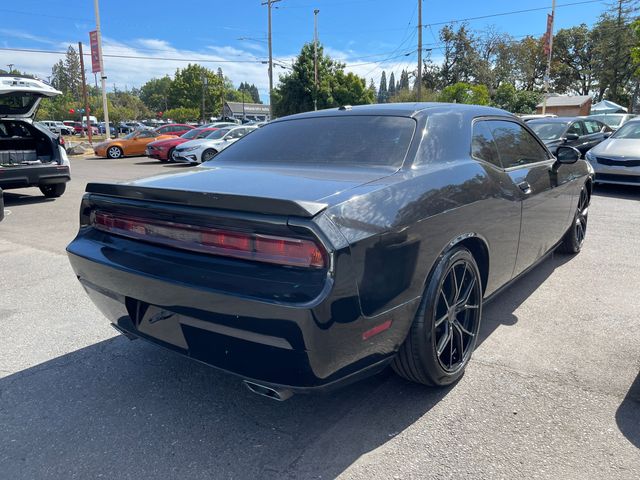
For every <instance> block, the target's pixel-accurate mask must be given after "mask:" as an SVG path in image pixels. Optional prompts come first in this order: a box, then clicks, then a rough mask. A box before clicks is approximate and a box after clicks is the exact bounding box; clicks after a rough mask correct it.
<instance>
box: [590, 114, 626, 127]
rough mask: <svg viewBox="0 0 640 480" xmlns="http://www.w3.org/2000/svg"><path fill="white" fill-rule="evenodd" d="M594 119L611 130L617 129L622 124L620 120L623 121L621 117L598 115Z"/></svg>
mask: <svg viewBox="0 0 640 480" xmlns="http://www.w3.org/2000/svg"><path fill="white" fill-rule="evenodd" d="M595 118H596V119H597V120H600V121H601V122H604V123H606V124H607V125H609V126H610V127H611V128H618V127H619V126H620V125H621V124H622V120H624V117H623V116H622V115H598V116H597V117H595Z"/></svg>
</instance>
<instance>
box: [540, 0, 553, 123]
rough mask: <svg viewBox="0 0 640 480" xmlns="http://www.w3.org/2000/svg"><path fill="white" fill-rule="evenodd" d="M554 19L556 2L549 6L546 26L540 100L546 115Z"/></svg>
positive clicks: (543, 112)
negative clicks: (545, 45)
mask: <svg viewBox="0 0 640 480" xmlns="http://www.w3.org/2000/svg"><path fill="white" fill-rule="evenodd" d="M555 18H556V0H553V2H552V4H551V23H550V25H547V35H548V39H547V41H548V42H549V51H548V52H547V69H546V71H545V73H544V99H543V100H542V114H543V115H546V113H547V97H548V96H549V81H550V80H551V57H552V55H553V23H554V21H555Z"/></svg>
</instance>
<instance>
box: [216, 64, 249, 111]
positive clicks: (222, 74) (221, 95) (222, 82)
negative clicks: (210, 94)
mask: <svg viewBox="0 0 640 480" xmlns="http://www.w3.org/2000/svg"><path fill="white" fill-rule="evenodd" d="M218 74H219V75H220V85H222V87H220V120H222V121H224V119H223V117H224V73H222V69H220V70H219V71H218ZM242 100H243V101H244V97H242ZM243 110H244V107H243Z"/></svg>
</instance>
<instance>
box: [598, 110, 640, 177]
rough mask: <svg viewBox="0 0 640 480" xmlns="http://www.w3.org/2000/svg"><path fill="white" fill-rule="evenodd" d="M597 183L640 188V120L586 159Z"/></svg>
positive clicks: (620, 130)
mask: <svg viewBox="0 0 640 480" xmlns="http://www.w3.org/2000/svg"><path fill="white" fill-rule="evenodd" d="M585 158H586V159H587V160H588V161H589V162H590V163H591V165H592V166H593V169H594V170H595V172H596V182H602V183H619V184H623V185H638V186H640V120H631V121H630V122H627V123H625V124H624V125H623V126H622V127H620V128H619V129H618V130H617V131H616V132H615V133H614V134H613V135H612V136H611V137H609V138H608V139H607V140H605V141H604V142H602V143H600V144H598V145H596V146H595V147H593V148H592V149H591V150H589V151H588V152H587V155H586V157H585Z"/></svg>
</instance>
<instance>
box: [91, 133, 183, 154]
mask: <svg viewBox="0 0 640 480" xmlns="http://www.w3.org/2000/svg"><path fill="white" fill-rule="evenodd" d="M167 138H176V136H175V135H160V134H159V133H157V132H154V131H153V130H137V131H135V132H132V133H130V134H129V135H125V136H124V137H122V138H112V139H111V140H107V141H104V142H100V143H98V144H96V145H94V146H93V151H94V152H95V154H96V156H98V157H108V158H120V157H124V156H125V155H144V150H145V148H146V146H147V143H150V142H155V141H156V140H165V139H167Z"/></svg>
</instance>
